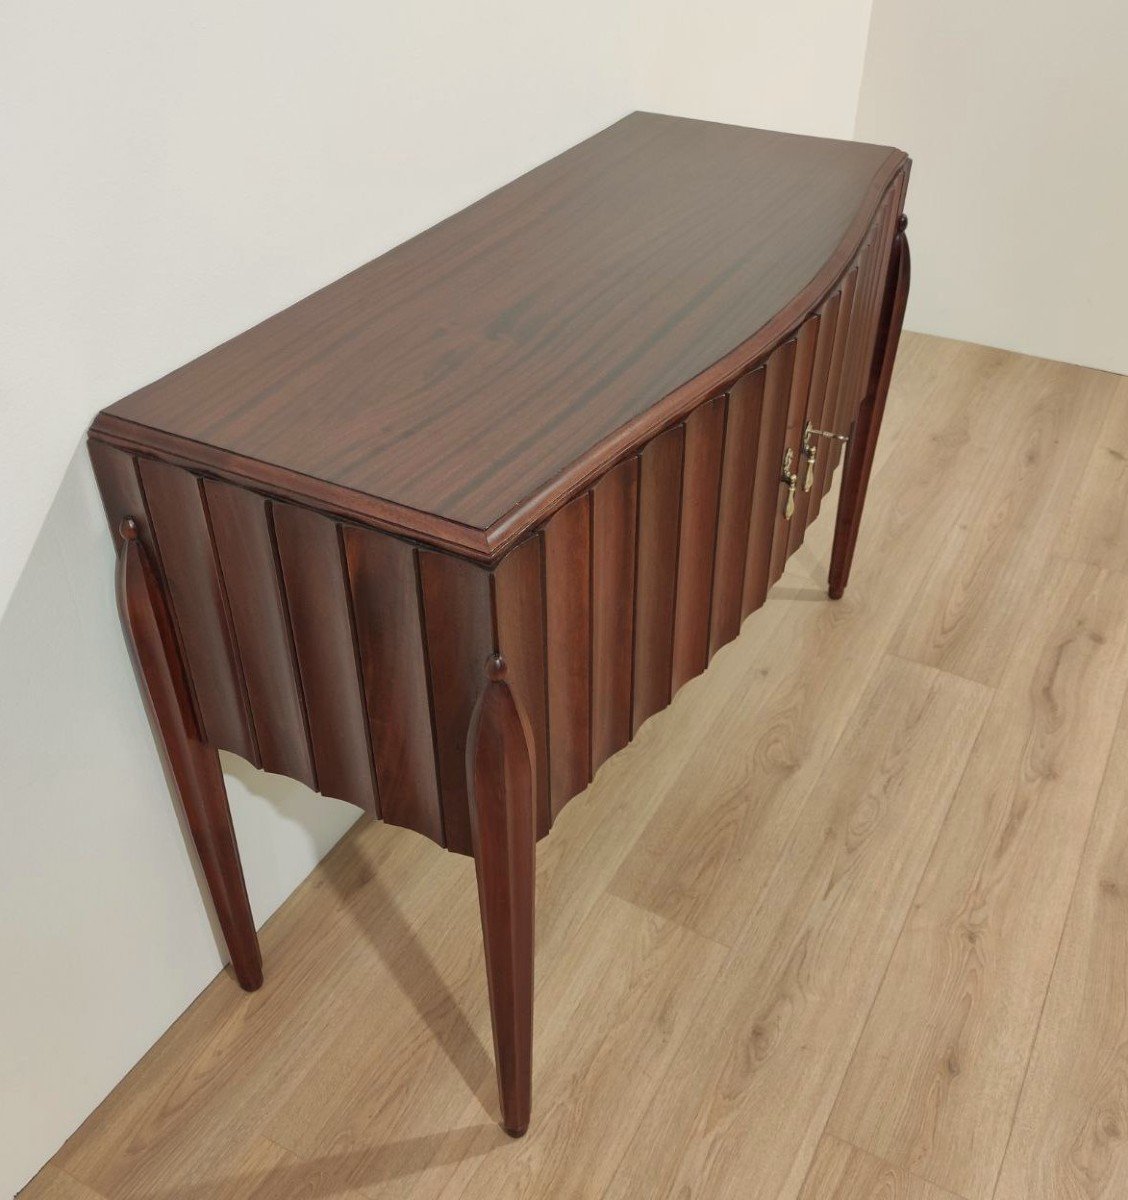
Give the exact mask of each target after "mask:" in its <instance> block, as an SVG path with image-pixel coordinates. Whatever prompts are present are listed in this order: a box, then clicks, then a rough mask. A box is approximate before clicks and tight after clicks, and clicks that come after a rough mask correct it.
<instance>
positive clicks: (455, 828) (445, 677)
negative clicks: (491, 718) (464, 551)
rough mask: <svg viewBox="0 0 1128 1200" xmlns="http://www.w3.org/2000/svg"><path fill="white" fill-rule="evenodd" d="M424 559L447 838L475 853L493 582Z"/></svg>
mask: <svg viewBox="0 0 1128 1200" xmlns="http://www.w3.org/2000/svg"><path fill="white" fill-rule="evenodd" d="M418 553H419V582H420V586H421V588H422V592H423V617H424V624H423V635H424V639H425V642H426V647H427V666H428V670H429V674H430V680H431V711H432V713H433V716H434V723H435V752H436V758H437V761H438V769H439V788H440V791H441V795H442V807H443V833H444V837H445V841H446V846H447V849H449V850H456V851H458V852H459V853H460V854H470V853H471V851H472V847H471V845H470V810H469V807H468V803H469V796H468V793H467V790H466V735H467V733H468V732H469V730H470V716H471V714H472V713H473V711H474V704H475V702H476V701H477V699H478V694H479V693H480V692H481V690H482V687H483V685H484V683H485V680H486V671H485V668H486V659H487V658H488V657H489V655H490V654H492V653H493V651H494V649H495V648H496V647H495V639H496V633H495V631H494V628H493V611H492V603H491V597H490V576H489V572H487V571H485V570H483V569H482V568H481V567H479V566H476V565H475V564H473V563H469V562H466V561H465V560H464V559H460V558H455V557H453V556H452V555H449V554H442V553H440V552H439V551H437V550H423V549H420V550H419V552H418ZM514 683H516V676H515V674H514Z"/></svg>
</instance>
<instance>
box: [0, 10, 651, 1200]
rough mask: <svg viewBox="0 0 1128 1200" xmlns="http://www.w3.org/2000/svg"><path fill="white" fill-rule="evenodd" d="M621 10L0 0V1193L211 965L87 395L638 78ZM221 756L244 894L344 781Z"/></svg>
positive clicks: (211, 338) (479, 179) (282, 872)
mask: <svg viewBox="0 0 1128 1200" xmlns="http://www.w3.org/2000/svg"><path fill="white" fill-rule="evenodd" d="M632 2H633V0H632ZM629 16H630V9H629V8H628V5H627V4H626V3H623V4H621V5H619V6H616V5H609V4H608V3H607V0H570V2H569V3H568V4H566V5H554V6H552V7H551V8H548V7H545V6H539V5H535V4H534V5H529V4H526V3H522V2H520V0H484V2H482V0H480V2H478V3H474V4H466V3H460V2H458V0H433V2H432V3H429V4H409V3H404V4H391V3H377V4H373V3H370V2H369V0H327V2H323V3H320V4H316V5H311V4H306V3H297V2H295V0H289V2H288V0H259V2H257V3H252V2H244V3H240V4H228V3H224V2H222V0H192V2H191V3H187V2H183V3H174V2H165V3H160V4H153V3H151V0H110V2H108V3H104V4H83V3H79V2H78V0H66V2H63V0H6V3H4V4H3V5H2V6H0V138H2V142H0V162H2V163H3V170H4V181H5V182H4V186H3V187H2V188H0V231H2V232H0V238H2V239H3V241H2V253H0V264H2V265H0V339H2V341H0V371H2V372H3V376H2V378H0V396H2V402H0V403H2V409H0V413H2V428H3V434H4V436H3V438H0V479H2V480H3V485H2V486H3V520H2V521H0V613H2V614H3V615H2V618H0V800H2V805H3V808H2V812H0V975H2V980H3V982H2V984H0V1196H6V1195H10V1194H11V1193H12V1192H13V1191H14V1190H15V1189H16V1188H17V1187H19V1186H22V1185H23V1183H24V1182H25V1181H26V1180H27V1179H28V1178H29V1177H30V1176H31V1175H32V1174H33V1173H34V1172H35V1171H36V1170H37V1169H38V1168H39V1167H40V1166H41V1164H42V1163H43V1162H44V1161H45V1160H46V1159H47V1158H48V1157H49V1156H50V1155H51V1154H52V1153H53V1152H54V1151H55V1149H56V1148H57V1147H58V1146H59V1145H60V1144H61V1142H62V1141H63V1140H64V1138H65V1137H66V1136H67V1135H68V1134H69V1133H70V1132H71V1131H72V1129H74V1128H75V1127H76V1126H77V1125H78V1124H79V1123H80V1122H81V1120H82V1119H83V1118H84V1117H85V1116H86V1115H87V1113H89V1112H90V1111H91V1109H93V1108H94V1107H95V1105H96V1104H97V1103H98V1101H99V1100H100V1099H101V1098H102V1097H103V1096H104V1095H105V1094H106V1092H108V1091H109V1090H110V1088H112V1087H113V1085H114V1084H115V1083H116V1082H117V1081H118V1080H119V1079H120V1078H121V1077H122V1076H123V1075H124V1074H125V1073H126V1071H127V1070H128V1069H129V1068H130V1066H132V1064H133V1063H134V1062H135V1061H136V1060H137V1059H138V1058H139V1057H140V1056H141V1055H142V1054H143V1053H144V1051H145V1050H146V1049H147V1048H148V1046H149V1045H150V1044H151V1043H152V1042H153V1041H154V1040H155V1038H157V1037H158V1036H159V1035H160V1034H161V1032H162V1031H163V1030H164V1029H165V1028H167V1026H168V1025H169V1024H170V1023H171V1022H172V1021H173V1020H174V1019H175V1018H176V1016H177V1015H178V1014H179V1013H180V1012H181V1011H182V1010H183V1009H184V1008H185V1007H186V1005H187V1004H188V1003H189V1002H190V1001H191V999H192V998H193V997H194V996H195V995H196V994H197V993H198V992H199V990H200V989H201V988H202V987H203V986H204V985H205V984H206V983H207V982H208V980H209V979H211V978H212V976H213V975H214V974H215V972H216V971H217V970H218V969H219V967H220V964H221V953H220V950H219V948H218V943H217V939H216V938H215V936H214V932H213V930H212V928H211V925H210V921H209V917H208V915H207V913H208V909H207V908H206V907H205V905H204V904H203V903H202V902H201V898H200V889H199V887H198V884H197V881H196V877H195V869H194V865H193V858H192V856H191V855H190V854H189V852H188V849H187V846H186V841H185V838H184V836H183V833H182V831H181V828H180V825H179V822H178V818H177V816H176V813H175V810H174V808H173V805H172V804H171V803H170V801H169V798H168V792H167V788H166V785H165V782H164V779H163V777H162V773H161V769H160V767H159V764H158V760H157V757H156V753H155V751H154V749H153V745H152V741H151V738H150V736H149V732H148V729H147V727H146V725H145V720H144V716H143V713H142V709H141V706H140V702H139V700H138V698H137V693H136V688H135V686H134V683H133V680H132V677H131V674H130V668H129V662H128V659H127V657H126V653H125V649H124V646H123V643H122V638H121V634H120V631H119V627H118V623H117V617H116V613H115V611H114V607H113V597H112V568H113V555H112V547H111V542H110V539H109V535H108V532H107V530H106V528H105V524H104V519H103V517H102V514H101V510H100V505H99V502H98V499H97V495H96V492H95V489H94V486H93V482H92V479H91V475H90V470H89V467H88V464H87V459H86V454H85V449H84V448H83V446H82V444H81V442H82V437H83V433H84V430H85V428H86V426H87V425H88V423H89V421H90V419H91V418H92V417H93V415H94V413H95V412H96V411H97V410H98V409H99V408H100V407H102V406H103V405H105V404H107V403H109V402H110V401H112V400H115V399H117V398H118V397H120V396H122V395H125V394H126V393H128V392H129V391H131V390H132V389H134V388H136V387H138V386H140V385H141V384H144V383H146V382H148V381H150V380H152V379H154V378H156V377H158V376H160V375H161V374H163V373H164V372H166V371H169V370H171V369H172V368H174V367H176V366H178V365H180V364H181V363H183V362H185V361H187V360H188V359H190V358H192V357H193V356H194V355H196V354H198V353H200V352H201V351H203V350H206V349H208V348H209V347H211V346H213V345H215V344H217V343H218V342H220V341H222V340H224V339H226V338H228V337H231V336H232V335H233V334H235V333H237V332H239V331H240V330H241V329H244V328H246V327H247V326H249V325H251V324H253V323H254V322H256V321H258V320H260V319H261V318H263V317H265V316H267V315H268V314H270V313H271V312H274V311H276V310H278V309H280V308H282V307H284V306H285V305H287V304H289V303H291V302H292V301H294V300H296V299H298V298H299V297H301V296H303V295H305V294H307V293H308V292H310V291H312V290H313V289H314V288H316V287H318V286H320V285H322V284H324V283H327V282H329V281H331V280H332V279H334V278H336V277H337V276H339V275H341V274H343V273H344V272H345V271H346V270H348V269H350V268H351V267H354V266H356V265H358V264H359V263H361V262H364V261H366V260H367V259H369V258H371V257H373V256H374V255H376V254H378V253H380V252H381V251H382V250H384V249H386V248H388V247H389V246H392V245H394V244H396V243H397V242H400V241H402V240H403V239H404V238H406V237H407V236H409V235H410V234H412V233H415V232H417V231H418V230H420V229H423V228H425V227H427V226H429V225H431V224H433V223H434V222H435V221H436V220H438V219H439V218H441V217H443V216H445V215H446V214H448V213H450V212H453V211H456V210H457V209H459V208H461V207H463V206H464V205H465V204H467V203H468V202H470V201H471V200H473V199H475V198H476V197H478V196H480V195H482V194H483V193H485V192H487V191H489V190H491V189H492V188H494V187H496V186H498V185H500V184H502V183H504V182H506V181H507V180H508V179H510V178H512V177H513V176H514V175H517V174H519V173H520V172H522V171H524V170H526V169H528V168H529V167H531V166H533V165H535V164H536V163H538V162H541V161H543V160H544V159H546V158H548V157H550V156H551V155H553V154H555V153H557V152H559V151H560V150H562V149H564V148H566V147H567V146H569V145H571V144H573V143H574V142H577V141H579V140H581V139H582V138H584V137H586V136H588V135H589V134H591V133H593V132H595V131H596V130H597V129H600V128H602V127H603V126H605V125H608V124H610V123H611V122H612V121H614V120H616V119H617V118H619V117H620V116H622V115H623V114H624V113H626V112H627V111H629V110H630V109H632V108H634V107H637V99H638V97H637V95H636V90H637V89H636V80H635V76H634V71H635V65H634V59H632V56H631V54H630V53H629V49H630V46H629V41H630V33H631V30H632V28H633V26H632V23H631V22H630V21H629ZM238 773H239V779H236V778H234V777H232V776H229V783H230V785H231V786H230V790H231V793H232V804H233V809H234V813H235V820H236V825H237V827H238V829H239V832H240V833H241V834H242V835H243V836H242V837H241V842H242V845H243V848H244V859H245V866H246V870H247V876H248V883H249V887H250V892H251V897H252V904H253V906H254V910H255V915H256V919H257V920H258V921H259V922H260V923H261V921H263V920H264V919H265V918H266V917H267V916H268V915H269V914H270V913H271V912H272V911H273V909H274V908H275V907H276V906H277V905H278V904H279V903H280V902H281V901H282V900H283V899H284V898H285V896H286V895H287V894H288V893H289V892H290V891H291V890H292V889H293V887H294V886H296V884H297V883H298V882H299V881H300V879H301V878H302V877H303V876H304V875H305V874H307V873H308V871H309V870H310V869H311V867H312V866H313V865H314V863H315V862H316V861H317V860H318V858H320V857H321V855H322V854H324V852H325V851H326V850H327V849H328V847H329V846H330V845H332V843H333V842H334V841H335V840H336V839H337V838H338V837H339V836H340V834H341V833H342V832H343V831H344V829H345V828H346V827H347V825H348V824H349V823H350V822H351V821H352V820H353V818H354V816H355V810H354V809H351V808H349V807H347V806H345V805H340V804H338V803H337V802H336V801H332V800H325V799H322V798H320V797H317V796H314V795H312V794H311V793H309V792H308V791H306V790H305V789H303V788H301V787H300V786H298V785H296V784H289V783H286V782H285V781H281V780H278V779H276V778H271V777H267V776H263V775H259V774H257V773H255V772H253V771H250V770H249V769H245V768H242V767H240V768H239V769H238ZM240 780H250V781H251V783H250V784H249V785H247V784H244V783H242V782H240Z"/></svg>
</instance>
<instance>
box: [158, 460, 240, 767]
mask: <svg viewBox="0 0 1128 1200" xmlns="http://www.w3.org/2000/svg"><path fill="white" fill-rule="evenodd" d="M139 471H140V474H141V484H142V487H143V488H144V491H145V500H146V504H147V506H148V510H149V519H150V521H151V522H152V528H153V535H154V537H155V539H156V541H157V544H158V545H159V546H160V550H161V565H162V570H163V572H164V578H165V582H166V584H167V586H168V593H169V598H170V600H171V607H172V609H173V611H174V613H175V614H176V623H177V625H178V627H179V629H180V634H181V638H182V640H183V643H184V652H185V655H186V658H187V666H188V671H189V673H190V674H191V676H192V681H193V686H194V690H195V696H196V703H197V705H198V707H199V715H200V719H201V721H202V723H203V727H204V733H205V736H206V737H207V738H208V740H209V741H211V742H213V743H214V744H215V745H217V746H223V747H224V748H226V749H228V750H234V751H235V753H236V754H241V755H242V756H243V757H244V758H245V759H247V760H249V761H250V762H253V763H254V764H255V765H256V766H257V765H260V759H259V753H258V747H257V745H256V742H255V735H254V731H253V728H252V725H251V719H250V712H249V706H248V703H247V696H246V691H245V688H244V683H243V676H242V671H241V669H240V666H239V661H238V657H237V654H236V647H235V639H234V632H233V630H232V625H231V617H230V614H229V612H228V608H227V596H226V592H225V590H224V586H223V581H222V579H221V577H220V575H219V570H218V567H217V565H216V561H215V549H214V546H213V544H212V536H211V529H210V526H209V521H208V514H207V510H206V508H205V505H204V497H203V491H202V485H201V481H200V479H198V478H197V477H196V476H195V475H193V474H191V473H190V472H188V471H184V470H181V469H180V468H179V467H173V466H169V465H167V464H166V463H161V462H156V461H155V460H153V459H148V458H146V459H141V460H140V463H139Z"/></svg>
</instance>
